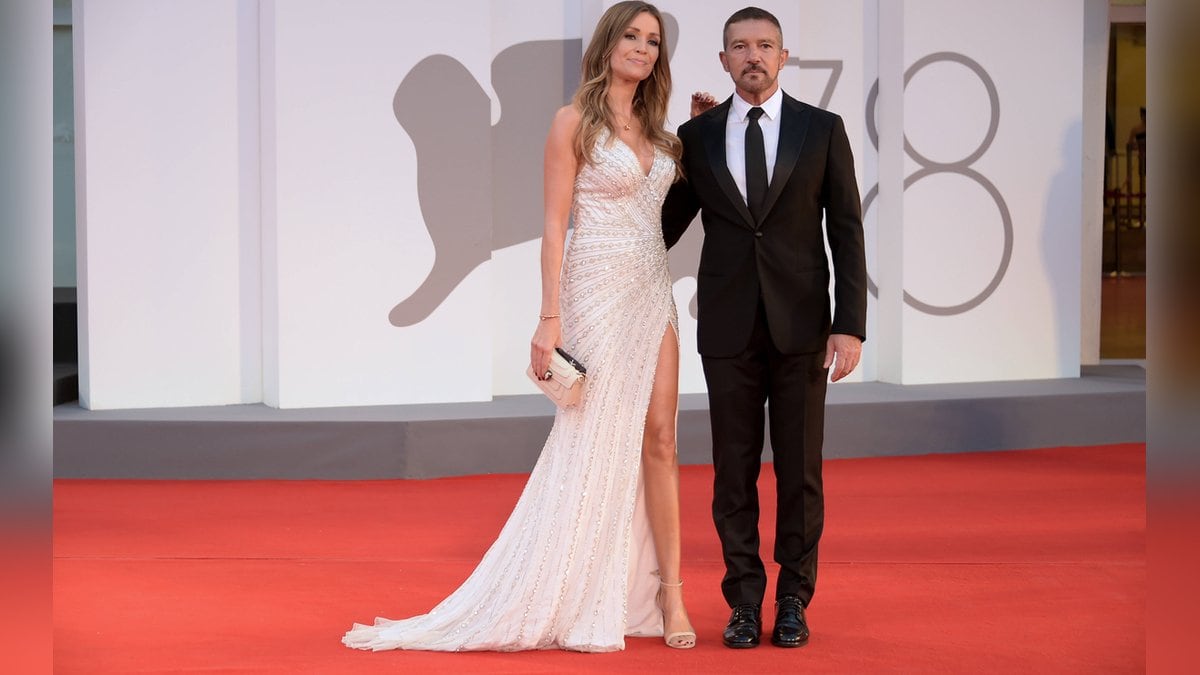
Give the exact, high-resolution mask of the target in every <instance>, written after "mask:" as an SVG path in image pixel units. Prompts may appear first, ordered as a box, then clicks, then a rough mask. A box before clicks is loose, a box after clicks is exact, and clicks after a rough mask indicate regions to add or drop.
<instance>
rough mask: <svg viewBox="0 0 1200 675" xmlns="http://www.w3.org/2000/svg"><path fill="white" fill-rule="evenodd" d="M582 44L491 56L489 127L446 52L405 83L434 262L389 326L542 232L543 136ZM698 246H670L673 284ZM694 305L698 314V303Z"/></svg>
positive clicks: (484, 99) (401, 94)
mask: <svg viewBox="0 0 1200 675" xmlns="http://www.w3.org/2000/svg"><path fill="white" fill-rule="evenodd" d="M663 21H664V22H665V23H666V24H667V34H668V35H670V36H674V35H676V34H677V33H678V31H677V30H676V28H677V27H678V24H677V22H676V21H675V19H674V17H672V16H670V15H664V16H663ZM674 46H675V45H674V41H672V42H671V43H670V44H669V45H668V51H667V53H668V54H672V53H674V51H675V50H674ZM582 48H583V41H582V40H542V41H534V42H522V43H519V44H515V45H513V46H511V47H508V48H507V49H505V50H504V51H502V52H500V53H499V54H498V55H496V58H495V60H493V61H492V87H493V88H494V89H495V92H496V96H497V97H498V98H499V100H500V111H501V114H500V120H499V122H497V123H496V124H495V125H494V126H493V125H492V122H491V116H492V115H491V101H490V100H489V98H488V95H487V93H485V92H484V91H483V89H482V88H481V87H480V86H479V83H478V82H476V81H475V78H474V77H473V76H472V75H471V73H470V72H469V71H468V70H467V69H466V68H465V67H464V66H463V65H462V64H461V63H459V62H458V61H457V60H455V59H453V58H451V57H449V56H445V55H440V54H439V55H434V56H430V57H428V58H426V59H423V60H422V61H421V62H420V63H418V64H417V65H416V66H414V67H413V69H412V70H411V71H409V73H408V75H406V76H405V77H404V80H403V81H401V83H400V86H399V87H398V88H397V89H396V95H395V97H394V98H393V99H392V108H393V111H394V112H395V115H396V119H397V121H399V122H400V126H401V127H402V128H403V129H404V131H405V132H406V133H407V134H408V135H409V137H410V138H411V139H412V142H413V145H414V146H415V148H416V153H417V197H418V199H419V200H420V203H421V214H422V216H423V217H424V219H425V223H426V225H427V226H428V227H429V236H430V238H431V239H432V240H433V247H434V264H433V270H432V271H430V273H429V276H428V277H426V279H425V281H424V282H423V283H422V284H421V285H420V286H419V287H418V288H417V290H415V291H414V292H413V293H412V295H410V296H409V297H407V298H405V299H404V300H403V301H401V302H400V303H399V304H398V305H396V306H395V307H393V308H392V311H391V312H390V313H389V314H388V320H389V321H390V322H391V323H392V325H394V326H412V325H414V324H417V323H420V322H421V321H423V320H425V319H426V318H427V317H428V316H429V315H430V314H431V313H433V310H435V309H437V307H438V306H439V305H440V304H441V303H442V302H443V301H445V299H446V298H447V297H448V296H449V295H450V293H451V292H453V291H454V289H455V288H456V287H457V286H458V285H459V284H460V283H462V281H463V280H464V279H466V278H467V275H469V274H470V273H471V271H472V270H474V269H475V268H476V267H478V266H479V265H480V264H482V263H483V262H484V261H486V260H488V259H490V258H491V255H492V251H494V250H498V249H501V248H505V247H508V246H513V245H515V244H520V243H524V242H527V241H533V240H535V239H537V238H539V237H541V235H542V142H543V140H544V139H545V136H546V130H547V129H549V128H550V121H551V119H552V118H553V117H554V112H555V111H556V110H558V109H559V108H560V107H562V106H563V105H565V104H566V103H567V101H568V100H569V99H570V96H571V94H572V93H573V92H574V91H575V89H576V87H577V86H578V85H579V60H580V55H581V54H582ZM432 93H436V97H434V96H431V94H432ZM489 147H490V148H491V161H490V163H489V162H488V161H486V157H487V149H488V148H489ZM696 229H698V228H696ZM700 242H701V237H700V235H699V234H698V233H696V232H689V233H688V236H686V237H684V239H683V240H682V241H680V243H679V244H678V245H677V246H675V247H673V248H672V249H671V269H672V270H676V272H675V273H674V276H675V278H674V279H673V281H676V280H678V279H680V278H682V277H685V276H692V275H693V270H695V269H696V265H697V264H698V262H699V260H700ZM678 270H684V271H685V272H686V273H684V274H680V273H679V272H678ZM691 308H692V314H693V315H695V299H693V300H692V303H691Z"/></svg>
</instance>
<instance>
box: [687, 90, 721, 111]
mask: <svg viewBox="0 0 1200 675" xmlns="http://www.w3.org/2000/svg"><path fill="white" fill-rule="evenodd" d="M716 104H717V99H716V98H715V97H714V96H713V95H712V94H710V93H708V92H707V91H698V92H696V93H694V94H692V117H695V116H696V115H699V114H700V113H702V112H704V111H706V110H708V109H709V108H712V107H713V106H715V105H716Z"/></svg>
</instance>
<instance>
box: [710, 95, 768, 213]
mask: <svg viewBox="0 0 1200 675" xmlns="http://www.w3.org/2000/svg"><path fill="white" fill-rule="evenodd" d="M732 101H733V98H732V97H730V98H728V99H726V100H725V102H724V103H722V104H721V105H720V106H718V107H717V108H715V109H713V111H712V114H711V115H709V116H708V119H707V120H706V122H705V129H704V133H703V136H704V146H705V151H706V153H707V155H708V162H709V168H711V169H712V172H713V177H715V178H716V179H717V185H720V186H721V191H722V192H724V193H725V197H726V198H727V199H729V201H730V202H731V203H732V204H733V207H734V209H736V210H737V212H738V214H739V215H741V216H742V220H743V221H744V222H745V225H746V227H749V228H750V229H754V227H755V223H754V217H753V216H751V215H750V209H749V208H748V207H747V206H746V200H745V199H743V198H742V193H741V192H738V189H737V183H735V182H733V176H732V175H731V174H730V173H729V164H728V163H727V162H726V161H725V121H726V119H727V118H728V116H729V108H730V103H731V102H732Z"/></svg>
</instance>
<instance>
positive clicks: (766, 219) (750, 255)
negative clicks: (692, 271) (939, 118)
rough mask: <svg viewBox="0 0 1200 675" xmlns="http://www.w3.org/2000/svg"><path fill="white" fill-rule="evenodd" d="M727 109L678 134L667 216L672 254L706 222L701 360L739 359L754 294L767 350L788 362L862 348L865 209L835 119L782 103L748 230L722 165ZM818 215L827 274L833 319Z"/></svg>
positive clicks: (699, 291) (841, 128)
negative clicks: (768, 169) (771, 347)
mask: <svg viewBox="0 0 1200 675" xmlns="http://www.w3.org/2000/svg"><path fill="white" fill-rule="evenodd" d="M731 101H732V98H730V99H727V100H726V101H725V102H724V103H722V104H720V105H718V106H715V107H713V108H712V109H710V110H708V111H707V112H705V113H703V114H700V115H697V116H696V117H695V118H693V119H691V120H689V121H687V122H685V123H684V124H683V125H682V126H680V127H679V138H680V140H682V141H683V170H684V176H685V177H684V178H683V179H681V180H679V181H678V182H676V183H675V184H674V185H673V186H672V187H671V190H670V192H669V193H668V195H667V199H666V202H665V203H664V204H663V238H664V239H665V240H666V244H667V247H668V248H669V247H671V246H673V245H674V244H675V242H677V241H679V238H680V237H681V236H682V235H683V233H684V231H685V230H686V229H687V227H688V225H689V224H690V223H691V221H692V219H693V218H695V216H696V212H697V211H700V212H701V216H700V219H701V222H702V223H703V225H704V246H703V248H702V250H701V253H700V268H699V271H698V272H699V273H698V274H697V284H698V288H697V295H698V298H697V305H698V317H697V318H698V328H697V332H698V339H697V341H698V346H699V351H700V354H701V355H703V356H710V357H728V356H735V355H737V354H739V353H741V352H742V351H743V350H744V349H745V348H746V345H747V344H748V342H749V339H750V334H751V329H752V326H753V321H754V317H755V313H756V311H757V308H758V300H759V296H760V294H761V297H762V300H763V304H764V306H765V308H766V314H767V326H768V327H769V329H770V332H771V338H772V340H773V342H774V343H775V346H776V348H778V349H779V350H780V351H781V352H783V353H785V354H804V353H811V352H819V351H823V350H824V349H825V343H826V341H827V339H828V336H829V333H830V332H834V333H845V334H848V335H857V336H858V337H859V338H862V339H866V333H867V266H866V256H865V253H864V249H863V230H862V207H861V202H860V201H859V196H858V183H857V181H856V180H855V177H854V158H853V156H852V154H851V152H850V142H849V140H848V139H847V138H846V128H845V126H844V125H843V123H842V119H841V117H839V116H837V115H835V114H833V113H830V112H827V111H825V110H821V109H820V108H815V107H813V106H810V105H807V104H805V103H801V102H800V101H797V100H795V99H793V98H792V97H790V96H788V95H787V94H784V96H783V108H782V111H781V114H780V123H779V148H778V150H777V152H776V159H775V168H774V171H773V173H772V176H771V184H770V186H769V187H768V189H767V197H766V206H765V208H764V209H763V215H762V219H761V220H760V221H758V222H755V221H754V219H753V217H752V216H751V215H750V210H749V209H748V208H747V207H746V202H745V200H744V199H743V198H742V196H741V194H740V193H739V192H738V189H737V185H736V184H735V183H734V182H733V177H732V176H731V175H730V174H729V168H728V166H727V165H726V162H725V120H726V117H727V116H728V114H729V108H730V103H731ZM822 214H824V216H825V223H826V230H827V231H828V239H829V248H830V251H831V253H832V262H833V275H834V298H835V301H836V302H835V303H834V307H835V310H834V311H833V312H832V316H831V312H830V307H829V260H828V258H827V257H826V255H825V242H824V240H825V237H824V236H822V232H821V217H822Z"/></svg>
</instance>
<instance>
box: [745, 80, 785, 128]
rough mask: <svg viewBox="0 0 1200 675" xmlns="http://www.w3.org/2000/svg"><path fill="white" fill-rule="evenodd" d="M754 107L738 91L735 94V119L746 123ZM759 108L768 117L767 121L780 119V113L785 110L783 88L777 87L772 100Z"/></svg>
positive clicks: (763, 103)
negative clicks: (747, 116)
mask: <svg viewBox="0 0 1200 675" xmlns="http://www.w3.org/2000/svg"><path fill="white" fill-rule="evenodd" d="M753 107H754V106H753V105H750V104H749V103H748V102H746V99H744V98H742V97H741V95H740V94H738V93H737V92H736V91H735V92H734V93H733V119H735V120H738V121H739V122H745V121H746V115H747V114H748V113H749V112H750V109H751V108H753ZM758 107H759V108H762V109H763V114H764V115H766V116H767V119H769V120H771V121H775V120H777V119H779V112H780V111H781V110H782V109H783V87H776V88H775V93H774V94H771V98H769V99H767V100H765V101H763V102H762V105H760V106H758Z"/></svg>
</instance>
